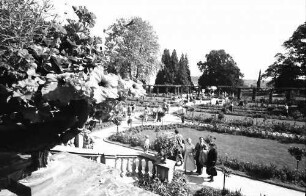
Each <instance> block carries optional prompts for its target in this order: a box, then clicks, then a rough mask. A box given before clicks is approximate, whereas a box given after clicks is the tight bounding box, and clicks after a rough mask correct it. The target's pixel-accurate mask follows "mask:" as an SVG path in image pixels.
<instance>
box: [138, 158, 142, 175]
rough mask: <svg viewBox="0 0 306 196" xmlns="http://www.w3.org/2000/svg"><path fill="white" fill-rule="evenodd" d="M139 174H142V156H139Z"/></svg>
mask: <svg viewBox="0 0 306 196" xmlns="http://www.w3.org/2000/svg"><path fill="white" fill-rule="evenodd" d="M138 176H139V177H141V176H142V158H141V157H139V165H138Z"/></svg>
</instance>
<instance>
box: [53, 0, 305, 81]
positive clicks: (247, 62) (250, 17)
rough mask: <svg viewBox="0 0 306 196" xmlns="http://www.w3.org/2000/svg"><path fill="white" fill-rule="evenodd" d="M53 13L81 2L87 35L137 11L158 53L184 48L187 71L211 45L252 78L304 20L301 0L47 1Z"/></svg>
mask: <svg viewBox="0 0 306 196" xmlns="http://www.w3.org/2000/svg"><path fill="white" fill-rule="evenodd" d="M53 3H54V4H55V9H56V10H57V12H58V13H62V14H63V13H64V12H67V13H68V15H69V14H70V13H72V10H71V9H70V7H71V6H72V5H85V6H86V7H87V8H88V9H89V10H90V11H91V12H93V13H94V14H95V15H96V16H97V20H96V27H95V28H94V29H93V34H95V35H99V36H101V37H103V29H105V28H107V27H108V26H109V25H111V24H112V23H114V22H115V20H116V19H117V18H120V17H124V18H129V17H133V16H139V17H141V18H143V19H144V20H147V21H148V22H149V23H150V24H151V25H152V26H153V28H154V30H155V31H156V33H157V35H158V37H159V44H160V46H161V47H160V53H161V54H162V52H163V50H164V49H165V48H167V49H170V50H171V51H172V50H173V49H176V51H177V53H178V57H180V54H181V53H184V54H185V53H186V54H187V55H188V58H189V66H190V70H191V75H193V76H199V75H201V73H200V71H199V70H198V68H197V62H198V61H200V60H202V61H204V60H205V55H206V54H208V53H209V52H210V51H211V50H218V49H224V50H225V51H226V52H227V53H228V54H230V55H231V56H232V57H233V58H234V60H235V61H236V62H237V65H238V66H239V68H240V69H241V72H242V73H243V74H244V76H245V77H244V79H257V77H258V72H259V70H260V69H261V70H262V71H264V70H265V69H266V68H267V67H268V66H269V65H270V64H272V63H273V61H274V55H275V54H276V53H278V52H282V51H283V48H282V44H283V42H284V41H286V40H287V39H288V38H289V37H290V36H291V35H292V33H293V32H294V31H295V30H296V28H297V27H298V26H299V25H301V24H302V23H303V22H304V21H305V20H306V0H53Z"/></svg>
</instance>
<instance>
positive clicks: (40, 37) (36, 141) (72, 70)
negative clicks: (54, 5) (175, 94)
mask: <svg viewBox="0 0 306 196" xmlns="http://www.w3.org/2000/svg"><path fill="white" fill-rule="evenodd" d="M32 6H34V7H32ZM47 7H48V6H45V4H43V5H41V4H40V3H37V2H36V1H30V0H29V1H24V0H14V1H13V3H11V1H6V0H2V1H1V10H0V11H1V12H0V13H1V14H0V21H1V22H2V21H8V20H9V21H11V22H12V23H14V24H16V25H19V27H18V28H17V30H18V29H19V28H20V29H24V30H27V29H28V28H29V25H30V27H31V25H32V27H31V28H30V29H35V30H33V31H31V30H30V31H29V32H33V34H34V35H33V36H30V37H27V36H26V35H23V34H22V32H19V31H17V30H14V29H12V31H9V29H8V30H7V31H5V29H3V28H2V24H1V27H0V28H1V40H2V42H1V43H0V95H1V96H0V108H1V110H0V135H1V137H0V151H5V152H13V153H29V154H31V155H32V157H34V162H35V163H36V165H35V166H34V167H42V166H45V163H46V160H47V159H46V156H45V155H46V154H47V153H48V150H49V149H51V148H53V147H54V146H55V145H57V144H61V143H66V142H67V141H68V140H70V139H71V138H73V137H75V136H76V135H77V134H79V133H80V132H81V131H84V130H85V129H87V127H88V123H89V122H90V119H93V118H95V117H96V114H97V113H100V114H101V115H100V117H101V118H105V119H106V118H109V117H110V113H111V110H112V108H113V107H114V106H115V105H116V104H117V103H118V100H120V97H122V96H125V95H126V94H127V93H128V92H132V90H133V89H134V87H133V86H134V85H135V87H137V85H138V84H137V83H133V82H130V81H126V80H122V79H121V78H120V77H118V76H116V75H114V74H104V68H103V67H102V66H101V63H102V59H101V56H102V55H101V53H100V52H99V51H98V50H97V48H96V44H97V42H98V40H99V38H94V37H91V36H90V28H91V27H93V25H94V20H95V16H94V14H93V13H91V12H89V11H88V10H87V9H86V8H85V7H73V10H74V12H75V14H76V15H77V16H78V20H76V21H74V20H68V24H67V25H65V26H62V25H60V24H58V23H56V21H51V22H50V21H46V20H45V18H44V16H43V15H42V14H41V15H40V13H41V12H45V9H46V8H47ZM25 11H27V13H26V14H25V13H24V12H25ZM18 14H20V15H22V14H23V15H22V17H24V18H22V17H21V19H23V22H22V23H19V22H18V21H17V19H19V16H15V15H18ZM37 15H38V16H39V17H37ZM33 18H34V19H36V20H34V21H33ZM35 21H40V22H39V23H35ZM9 24H10V23H8V22H5V25H6V27H9V26H7V25H9ZM23 25H25V26H23ZM12 28H14V27H12ZM135 89H136V88H135ZM133 92H134V93H135V92H138V91H136V90H134V91H133ZM89 117H91V118H89ZM41 159H43V160H41Z"/></svg>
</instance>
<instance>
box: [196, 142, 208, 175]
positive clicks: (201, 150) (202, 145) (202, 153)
mask: <svg viewBox="0 0 306 196" xmlns="http://www.w3.org/2000/svg"><path fill="white" fill-rule="evenodd" d="M199 140H200V142H199V143H197V144H196V147H195V160H196V164H197V173H198V175H202V171H203V167H204V165H205V164H206V159H207V152H208V148H207V144H206V142H205V141H204V138H203V137H200V138H199Z"/></svg>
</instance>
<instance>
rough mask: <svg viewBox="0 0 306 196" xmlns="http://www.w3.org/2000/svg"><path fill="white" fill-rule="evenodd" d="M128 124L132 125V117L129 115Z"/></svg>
mask: <svg viewBox="0 0 306 196" xmlns="http://www.w3.org/2000/svg"><path fill="white" fill-rule="evenodd" d="M127 124H128V126H129V127H132V119H131V117H129V119H128V120H127Z"/></svg>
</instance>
